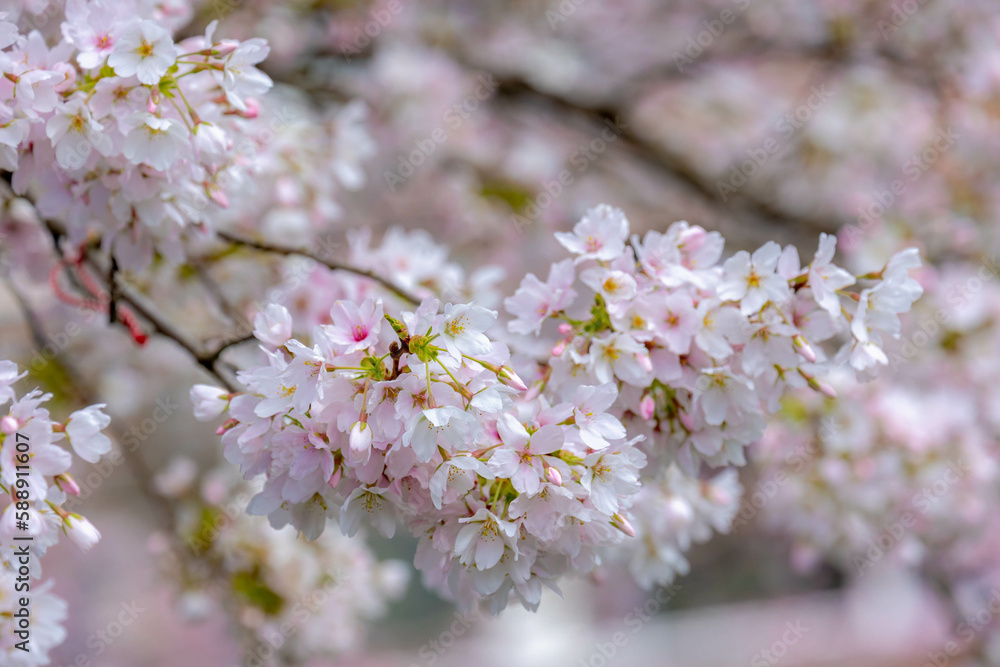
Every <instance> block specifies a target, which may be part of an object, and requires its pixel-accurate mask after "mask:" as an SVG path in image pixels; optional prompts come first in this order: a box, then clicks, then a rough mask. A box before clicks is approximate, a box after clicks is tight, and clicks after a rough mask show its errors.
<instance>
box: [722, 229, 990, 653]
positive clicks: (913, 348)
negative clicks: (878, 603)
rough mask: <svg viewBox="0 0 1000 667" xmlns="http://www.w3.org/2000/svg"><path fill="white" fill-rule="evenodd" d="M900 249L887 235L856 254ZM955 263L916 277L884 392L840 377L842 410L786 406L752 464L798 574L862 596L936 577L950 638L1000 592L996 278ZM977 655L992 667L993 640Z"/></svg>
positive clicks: (986, 260) (769, 520)
mask: <svg viewBox="0 0 1000 667" xmlns="http://www.w3.org/2000/svg"><path fill="white" fill-rule="evenodd" d="M900 243H901V240H900V239H899V238H898V237H897V236H896V233H895V232H893V231H891V230H882V233H881V234H880V235H879V236H878V237H876V238H873V239H869V240H868V243H867V244H866V245H865V246H864V247H863V248H862V249H863V250H866V251H868V252H871V247H870V246H871V245H875V246H876V247H877V248H882V247H885V246H887V245H893V244H895V245H898V244H900ZM957 250H959V249H957V248H956V249H955V251H957ZM963 255H964V253H961V254H959V253H958V252H956V253H955V256H954V258H953V259H951V260H949V261H947V262H941V263H940V264H938V265H937V266H934V267H932V268H930V269H928V270H927V271H926V272H925V273H924V275H922V276H921V279H922V282H924V284H925V285H926V289H927V295H926V296H925V297H924V298H923V299H921V301H920V302H919V303H918V304H916V306H915V308H914V312H913V314H912V320H911V321H912V322H913V325H912V326H911V327H908V329H909V331H908V332H907V335H905V336H904V337H903V338H902V339H901V340H900V341H898V342H897V343H896V344H895V345H893V346H892V347H891V348H889V349H887V356H888V359H889V367H890V370H891V371H892V373H893V376H892V377H891V381H885V382H883V380H889V379H890V378H888V377H885V376H883V377H880V378H879V381H877V382H874V383H870V384H866V385H853V384H852V383H851V382H850V378H847V377H844V376H843V375H839V376H834V377H832V378H831V382H832V383H833V384H834V385H835V386H836V387H837V389H838V393H839V394H840V396H839V399H838V400H837V401H836V402H832V403H827V404H823V403H820V402H817V401H816V400H815V397H813V396H810V395H808V394H796V395H793V396H790V397H789V399H788V400H787V402H786V404H785V409H784V410H783V411H782V414H781V421H780V423H779V424H777V425H776V426H775V428H774V429H772V430H769V432H768V433H767V434H766V436H765V437H764V438H763V439H762V441H761V442H760V443H758V444H757V445H756V446H755V447H753V448H752V449H751V450H750V459H751V461H752V463H753V466H754V467H755V468H756V472H757V474H758V476H759V477H760V479H761V480H762V483H761V486H767V485H769V486H770V489H769V492H768V493H767V494H766V495H763V496H762V497H761V498H760V502H758V503H757V506H758V507H759V508H760V511H759V514H760V517H761V524H762V525H763V526H764V527H765V528H766V529H767V530H768V531H769V532H775V533H780V534H782V535H785V536H788V537H789V538H790V539H791V543H792V545H793V548H792V553H791V558H792V562H793V563H794V564H795V565H796V566H797V567H798V568H799V569H801V570H806V571H808V570H811V569H814V568H816V567H818V566H820V565H821V564H827V565H830V566H833V567H835V568H838V569H840V570H841V571H842V572H843V573H844V575H845V577H847V578H848V579H850V580H853V581H862V582H863V581H866V580H867V578H869V577H871V576H873V573H876V572H879V571H885V570H887V569H903V570H908V571H910V572H916V573H921V574H923V575H924V576H928V577H933V579H934V581H935V582H936V584H937V590H938V591H940V593H941V594H942V596H943V598H944V600H943V601H944V602H945V605H944V607H945V608H946V609H949V610H953V611H954V624H955V625H959V624H960V623H961V622H963V621H964V620H966V619H968V618H970V617H974V615H975V614H976V613H978V611H979V610H981V609H983V608H984V607H985V606H986V604H987V603H988V601H989V599H990V598H991V596H992V595H993V593H994V591H995V590H996V586H997V585H998V583H1000V559H998V558H997V553H998V551H997V539H996V536H997V531H996V530H994V528H995V527H996V521H997V519H996V517H997V515H998V507H1000V491H998V489H1000V485H998V481H1000V466H998V465H997V457H998V455H1000V449H998V443H1000V419H998V416H997V415H998V414H1000V413H998V411H997V406H998V405H1000V391H998V390H997V387H996V382H995V377H996V373H997V371H998V370H1000V369H998V359H997V355H996V354H995V352H994V351H995V349H996V345H997V339H998V334H1000V331H998V328H997V322H998V319H997V313H1000V289H998V282H997V277H998V274H1000V266H998V265H997V262H996V260H995V258H993V257H988V256H978V257H977V256H966V257H963ZM777 480H780V483H777ZM756 514H758V512H757V511H754V512H747V517H748V518H749V517H750V516H755V515H756ZM741 516H742V513H741ZM875 576H877V575H875ZM960 627H961V626H960ZM979 644H980V645H981V646H980V649H981V651H980V652H982V653H983V654H984V655H985V656H988V661H987V664H992V663H995V662H996V659H997V656H998V655H1000V634H998V633H997V632H996V630H995V628H990V629H988V630H986V629H984V632H983V636H982V641H981V642H979Z"/></svg>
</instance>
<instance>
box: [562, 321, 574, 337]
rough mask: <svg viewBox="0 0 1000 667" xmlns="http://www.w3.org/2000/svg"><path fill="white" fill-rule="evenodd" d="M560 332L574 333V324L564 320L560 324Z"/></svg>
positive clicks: (564, 333)
mask: <svg viewBox="0 0 1000 667" xmlns="http://www.w3.org/2000/svg"><path fill="white" fill-rule="evenodd" d="M559 333H560V334H562V335H563V336H568V335H570V334H571V333H573V325H571V324H570V323H569V322H563V323H561V324H560V325H559Z"/></svg>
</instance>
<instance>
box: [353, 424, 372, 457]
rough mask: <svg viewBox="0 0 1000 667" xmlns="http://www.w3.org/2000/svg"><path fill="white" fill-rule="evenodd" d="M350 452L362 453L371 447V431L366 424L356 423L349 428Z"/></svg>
mask: <svg viewBox="0 0 1000 667" xmlns="http://www.w3.org/2000/svg"><path fill="white" fill-rule="evenodd" d="M350 442H351V451H353V452H357V453H359V454H360V453H362V452H365V451H367V450H368V448H369V447H371V446H372V429H371V427H370V426H369V425H368V423H367V422H363V421H356V422H354V426H352V427H351V437H350Z"/></svg>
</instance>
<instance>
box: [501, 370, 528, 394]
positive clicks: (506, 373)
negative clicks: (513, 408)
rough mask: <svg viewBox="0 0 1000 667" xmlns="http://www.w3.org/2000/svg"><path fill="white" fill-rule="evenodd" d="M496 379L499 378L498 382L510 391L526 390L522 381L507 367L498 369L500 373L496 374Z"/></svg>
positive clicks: (526, 386)
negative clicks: (510, 389)
mask: <svg viewBox="0 0 1000 667" xmlns="http://www.w3.org/2000/svg"><path fill="white" fill-rule="evenodd" d="M497 377H498V378H500V382H503V383H504V384H505V385H507V386H508V387H510V388H512V389H517V390H518V391H527V390H528V385H526V384H524V381H523V380H521V378H520V377H518V375H517V373H515V372H514V370H513V369H511V368H508V367H507V366H501V367H500V372H499V373H497Z"/></svg>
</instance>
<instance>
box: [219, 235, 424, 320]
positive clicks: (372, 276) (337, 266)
mask: <svg viewBox="0 0 1000 667" xmlns="http://www.w3.org/2000/svg"><path fill="white" fill-rule="evenodd" d="M216 236H218V237H219V238H220V239H222V240H223V241H228V242H229V243H232V244H234V245H238V246H243V247H245V248H253V249H254V250H260V251H261V252H269V253H272V254H275V255H286V256H287V255H297V256H299V257H306V258H308V259H311V260H313V261H314V262H318V263H320V264H322V265H323V266H325V267H327V268H328V269H331V270H332V271H345V272H347V273H353V274H354V275H357V276H362V277H364V278H368V279H369V280H374V281H375V282H377V283H378V284H380V285H382V287H385V288H386V289H387V290H389V291H390V292H392V293H394V294H395V295H396V296H398V297H399V298H401V299H403V300H404V301H408V302H410V303H411V304H413V305H414V306H418V305H420V299H419V298H417V297H416V296H414V295H413V294H411V293H410V292H408V291H407V290H405V289H403V288H402V287H400V286H399V285H396V284H395V283H393V282H392V281H391V280H389V279H387V278H383V277H382V276H380V275H378V274H377V273H375V272H374V271H369V270H367V269H362V268H358V267H356V266H350V265H348V264H341V263H339V262H334V261H331V260H329V259H325V258H323V257H320V256H319V255H317V254H316V253H313V252H310V251H309V250H304V249H299V248H285V247H282V246H275V245H270V244H268V243H263V242H260V241H254V240H252V239H245V238H242V237H239V236H234V235H233V234H229V233H227V232H216Z"/></svg>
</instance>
